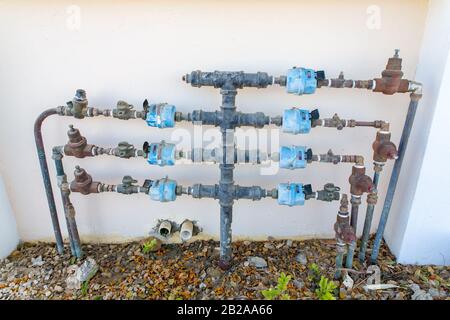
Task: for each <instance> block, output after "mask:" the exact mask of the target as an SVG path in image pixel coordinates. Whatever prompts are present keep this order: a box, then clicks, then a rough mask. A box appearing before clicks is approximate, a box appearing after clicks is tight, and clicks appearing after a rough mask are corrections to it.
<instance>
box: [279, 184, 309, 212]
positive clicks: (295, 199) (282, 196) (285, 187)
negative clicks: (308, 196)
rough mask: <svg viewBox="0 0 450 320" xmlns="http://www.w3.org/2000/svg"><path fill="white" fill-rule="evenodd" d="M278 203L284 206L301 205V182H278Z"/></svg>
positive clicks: (302, 199) (303, 197) (303, 202)
mask: <svg viewBox="0 0 450 320" xmlns="http://www.w3.org/2000/svg"><path fill="white" fill-rule="evenodd" d="M278 204H280V205H285V206H290V207H292V206H302V205H304V204H305V194H304V193H303V184H301V183H280V184H279V185H278Z"/></svg>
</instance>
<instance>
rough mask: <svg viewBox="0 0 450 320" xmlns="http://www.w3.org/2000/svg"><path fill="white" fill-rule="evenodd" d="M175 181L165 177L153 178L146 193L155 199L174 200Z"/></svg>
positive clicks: (161, 200) (162, 200)
mask: <svg viewBox="0 0 450 320" xmlns="http://www.w3.org/2000/svg"><path fill="white" fill-rule="evenodd" d="M176 188H177V182H176V181H174V180H169V179H167V178H164V179H159V180H155V181H153V182H152V186H151V187H150V189H149V191H148V194H149V195H150V198H151V199H152V200H155V201H160V202H169V201H175V198H176V197H177V195H176V192H175V191H176Z"/></svg>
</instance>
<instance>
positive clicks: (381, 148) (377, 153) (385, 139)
mask: <svg viewBox="0 0 450 320" xmlns="http://www.w3.org/2000/svg"><path fill="white" fill-rule="evenodd" d="M372 149H373V160H374V161H376V162H386V161H387V160H388V159H389V160H392V159H397V147H396V146H395V144H394V143H393V142H392V141H391V133H390V132H387V131H378V132H377V137H376V139H375V142H374V143H373V144H372Z"/></svg>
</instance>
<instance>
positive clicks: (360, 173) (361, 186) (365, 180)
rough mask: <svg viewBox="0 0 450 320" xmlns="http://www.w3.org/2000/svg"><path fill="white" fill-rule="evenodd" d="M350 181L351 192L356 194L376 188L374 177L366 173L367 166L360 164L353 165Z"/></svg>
mask: <svg viewBox="0 0 450 320" xmlns="http://www.w3.org/2000/svg"><path fill="white" fill-rule="evenodd" d="M348 182H350V193H351V194H352V195H355V196H360V195H362V194H363V193H368V192H372V190H373V188H374V185H373V182H372V179H371V178H370V177H369V176H367V175H366V168H365V167H363V166H360V165H356V166H353V167H352V174H351V176H350V177H349V178H348Z"/></svg>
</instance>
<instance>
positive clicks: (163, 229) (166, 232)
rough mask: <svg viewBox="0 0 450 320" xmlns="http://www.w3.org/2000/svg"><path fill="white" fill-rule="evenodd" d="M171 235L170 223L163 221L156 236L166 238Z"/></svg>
mask: <svg viewBox="0 0 450 320" xmlns="http://www.w3.org/2000/svg"><path fill="white" fill-rule="evenodd" d="M171 233H172V223H171V222H170V221H168V220H163V221H161V223H160V224H159V227H158V234H159V235H160V236H162V237H164V238H167V237H169V236H170V234H171Z"/></svg>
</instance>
